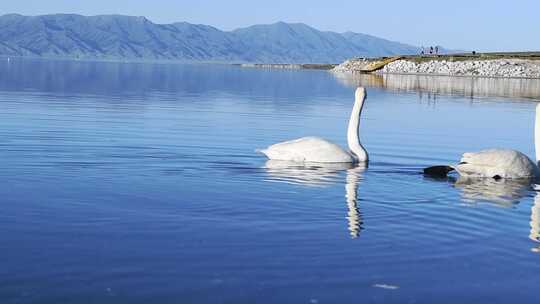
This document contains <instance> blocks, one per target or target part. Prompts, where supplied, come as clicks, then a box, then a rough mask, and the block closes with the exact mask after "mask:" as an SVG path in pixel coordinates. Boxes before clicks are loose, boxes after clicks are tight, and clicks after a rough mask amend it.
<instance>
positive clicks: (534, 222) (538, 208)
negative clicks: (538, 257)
mask: <svg viewBox="0 0 540 304" xmlns="http://www.w3.org/2000/svg"><path fill="white" fill-rule="evenodd" d="M534 190H535V191H536V195H535V196H534V204H533V206H532V207H531V221H530V222H529V224H530V225H531V232H530V233H529V238H530V239H531V240H533V241H535V242H540V192H539V191H540V185H535V187H534ZM532 251H533V252H538V253H540V245H537V246H536V247H534V248H533V249H532Z"/></svg>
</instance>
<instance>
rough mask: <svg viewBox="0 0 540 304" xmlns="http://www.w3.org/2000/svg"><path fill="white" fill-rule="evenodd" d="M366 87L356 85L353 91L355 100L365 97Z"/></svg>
mask: <svg viewBox="0 0 540 304" xmlns="http://www.w3.org/2000/svg"><path fill="white" fill-rule="evenodd" d="M366 95H367V93H366V89H365V88H364V87H358V88H357V89H356V92H354V98H355V100H356V101H360V100H364V99H365V98H366Z"/></svg>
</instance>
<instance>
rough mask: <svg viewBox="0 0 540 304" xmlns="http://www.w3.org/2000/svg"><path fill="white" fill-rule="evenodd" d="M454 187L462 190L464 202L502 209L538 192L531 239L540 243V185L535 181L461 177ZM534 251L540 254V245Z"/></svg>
mask: <svg viewBox="0 0 540 304" xmlns="http://www.w3.org/2000/svg"><path fill="white" fill-rule="evenodd" d="M454 186H455V187H456V188H458V189H461V191H462V192H461V195H462V198H463V201H464V202H467V203H475V202H491V203H495V204H497V205H499V206H502V207H512V206H514V205H515V204H518V203H519V201H520V200H521V199H522V198H523V197H525V196H527V194H528V193H530V191H531V190H534V191H536V194H535V196H534V202H533V205H532V207H531V219H530V222H529V225H530V232H529V238H530V239H531V240H533V241H535V242H539V243H540V185H536V184H534V183H533V180H530V179H506V180H505V179H500V180H495V179H492V178H463V177H460V178H458V179H457V180H455V181H454ZM532 251H534V252H539V253H540V245H538V246H535V247H534V248H532Z"/></svg>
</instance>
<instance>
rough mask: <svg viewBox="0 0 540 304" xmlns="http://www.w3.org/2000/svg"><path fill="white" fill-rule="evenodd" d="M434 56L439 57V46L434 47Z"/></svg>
mask: <svg viewBox="0 0 540 304" xmlns="http://www.w3.org/2000/svg"><path fill="white" fill-rule="evenodd" d="M435 55H439V46H438V45H436V46H435Z"/></svg>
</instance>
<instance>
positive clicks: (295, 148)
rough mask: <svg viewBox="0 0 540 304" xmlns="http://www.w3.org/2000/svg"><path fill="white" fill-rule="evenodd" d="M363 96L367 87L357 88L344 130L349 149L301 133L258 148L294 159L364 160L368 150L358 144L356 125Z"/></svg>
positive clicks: (276, 156) (272, 155) (269, 154)
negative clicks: (298, 136)
mask: <svg viewBox="0 0 540 304" xmlns="http://www.w3.org/2000/svg"><path fill="white" fill-rule="evenodd" d="M365 99H366V90H365V89H364V88H362V87H359V88H357V89H356V92H355V102H354V106H353V109H352V113H351V118H350V120H349V127H348V130H347V143H348V145H349V149H350V151H345V150H344V149H342V148H341V147H340V146H338V145H336V144H334V143H332V142H329V141H327V140H325V139H322V138H319V137H311V136H310V137H302V138H299V139H295V140H290V141H285V142H281V143H277V144H274V145H271V146H269V147H268V148H266V149H264V150H260V151H259V152H261V153H263V154H264V155H266V157H268V158H269V159H274V160H288V161H294V162H317V163H357V162H367V161H368V154H367V152H366V150H365V149H364V147H362V145H361V144H360V140H359V138H358V127H359V125H360V114H361V112H362V107H363V105H364V100H365Z"/></svg>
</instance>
